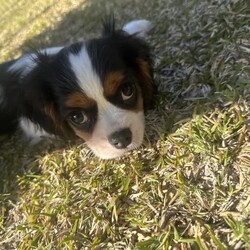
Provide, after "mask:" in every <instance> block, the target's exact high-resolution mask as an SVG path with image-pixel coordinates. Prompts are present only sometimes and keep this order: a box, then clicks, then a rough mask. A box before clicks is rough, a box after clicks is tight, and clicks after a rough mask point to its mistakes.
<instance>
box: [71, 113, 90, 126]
mask: <svg viewBox="0 0 250 250" xmlns="http://www.w3.org/2000/svg"><path fill="white" fill-rule="evenodd" d="M68 117H69V120H70V122H71V123H73V124H74V125H77V126H81V125H84V124H85V123H86V122H88V117H87V116H86V114H85V113H84V111H73V112H71V113H70V114H69V116H68Z"/></svg>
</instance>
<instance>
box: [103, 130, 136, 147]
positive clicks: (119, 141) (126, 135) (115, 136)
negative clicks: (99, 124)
mask: <svg viewBox="0 0 250 250" xmlns="http://www.w3.org/2000/svg"><path fill="white" fill-rule="evenodd" d="M108 140H109V143H110V144H111V145H112V146H114V147H115V148H117V149H125V148H126V147H127V146H128V145H129V144H130V143H131V142H132V132H131V130H130V129H129V128H124V129H121V130H118V131H116V132H114V133H112V134H111V135H109V137H108Z"/></svg>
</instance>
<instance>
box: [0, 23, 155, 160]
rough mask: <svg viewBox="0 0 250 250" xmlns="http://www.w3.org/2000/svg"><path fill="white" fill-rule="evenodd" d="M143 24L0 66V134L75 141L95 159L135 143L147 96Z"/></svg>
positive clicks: (109, 26)
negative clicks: (20, 133)
mask: <svg viewBox="0 0 250 250" xmlns="http://www.w3.org/2000/svg"><path fill="white" fill-rule="evenodd" d="M147 29H149V23H148V22H147V21H145V20H141V21H134V22H131V23H130V24H128V25H126V26H124V30H123V31H122V30H121V31H115V30H114V24H113V23H112V22H109V23H106V24H105V25H104V34H103V36H102V37H101V38H97V39H92V40H89V41H86V42H83V43H76V44H72V45H70V46H67V47H56V48H50V49H45V50H42V51H40V52H38V53H34V54H28V55H24V56H23V57H21V58H20V59H18V60H14V61H10V62H7V63H4V64H2V65H0V121H1V122H0V133H9V132H13V131H14V130H15V129H17V128H21V129H22V130H23V131H24V132H25V133H26V134H27V135H28V136H29V137H32V138H34V137H41V136H49V135H60V136H62V137H66V138H68V137H73V136H78V137H81V138H82V139H84V141H86V143H87V145H88V146H89V147H90V148H91V149H92V150H93V152H94V153H95V154H96V155H97V156H99V157H101V158H105V159H108V158H114V157H118V156H120V155H122V154H123V153H124V152H126V151H128V150H131V149H133V148H136V147H138V146H139V145H140V144H141V143H142V140H143V133H144V113H143V111H144V107H145V106H147V105H149V104H150V102H151V100H152V94H153V76H152V69H151V62H150V54H149V49H148V46H147V45H146V44H145V42H144V41H142V40H141V39H140V38H138V37H140V36H143V35H144V33H145V32H146V31H147Z"/></svg>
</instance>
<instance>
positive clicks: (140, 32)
mask: <svg viewBox="0 0 250 250" xmlns="http://www.w3.org/2000/svg"><path fill="white" fill-rule="evenodd" d="M151 28H152V24H151V22H150V21H148V20H144V19H141V20H135V21H132V22H129V23H127V24H126V25H124V26H123V28H122V29H123V30H124V31H126V32H127V33H128V34H130V35H136V36H137V37H140V38H145V37H146V36H147V33H148V32H149V31H150V30H151Z"/></svg>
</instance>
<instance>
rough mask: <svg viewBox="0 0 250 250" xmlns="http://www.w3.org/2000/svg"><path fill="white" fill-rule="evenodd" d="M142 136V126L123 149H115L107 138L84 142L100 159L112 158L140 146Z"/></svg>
mask: <svg viewBox="0 0 250 250" xmlns="http://www.w3.org/2000/svg"><path fill="white" fill-rule="evenodd" d="M143 136H144V128H142V129H141V131H138V132H137V134H136V135H135V138H134V139H133V141H132V143H131V144H129V145H128V146H127V148H125V149H116V148H115V147H114V146H112V145H111V144H110V143H109V141H108V140H107V139H103V140H97V141H87V142H86V144H87V145H88V147H89V148H90V149H91V150H92V151H93V153H94V154H95V155H96V156H98V157H99V158H101V159H105V160H108V159H114V158H118V157H121V156H122V155H124V154H125V153H127V152H129V151H131V150H134V149H136V148H138V147H140V146H141V144H142V141H143Z"/></svg>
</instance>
